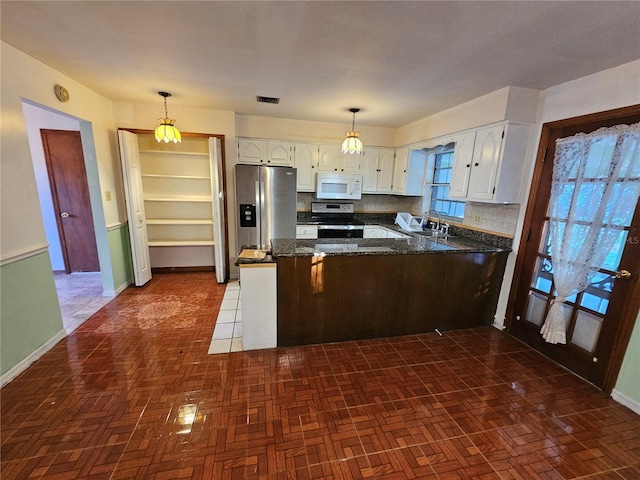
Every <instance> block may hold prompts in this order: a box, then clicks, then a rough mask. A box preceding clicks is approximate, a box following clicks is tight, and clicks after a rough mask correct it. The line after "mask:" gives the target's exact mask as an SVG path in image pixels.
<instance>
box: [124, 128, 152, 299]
mask: <svg viewBox="0 0 640 480" xmlns="http://www.w3.org/2000/svg"><path fill="white" fill-rule="evenodd" d="M118 140H119V142H120V159H121V161H122V175H123V177H124V193H125V199H126V201H127V215H128V217H129V239H130V240H131V256H132V257H133V277H134V283H135V284H136V286H138V287H140V286H142V285H144V284H145V283H147V282H148V281H149V280H151V275H152V274H151V260H150V257H149V239H148V237H147V217H146V215H145V211H144V196H143V192H142V172H141V171H140V170H141V169H140V155H139V150H138V137H137V135H135V134H134V133H131V132H127V131H125V130H118Z"/></svg>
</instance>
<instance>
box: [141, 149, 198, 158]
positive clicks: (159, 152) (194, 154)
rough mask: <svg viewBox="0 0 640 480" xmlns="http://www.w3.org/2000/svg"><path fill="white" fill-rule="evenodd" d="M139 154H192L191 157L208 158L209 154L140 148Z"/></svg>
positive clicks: (174, 155)
mask: <svg viewBox="0 0 640 480" xmlns="http://www.w3.org/2000/svg"><path fill="white" fill-rule="evenodd" d="M140 154H141V155H159V156H169V157H176V156H182V155H184V156H192V157H202V158H207V159H208V158H209V154H208V153H200V152H169V151H164V150H140Z"/></svg>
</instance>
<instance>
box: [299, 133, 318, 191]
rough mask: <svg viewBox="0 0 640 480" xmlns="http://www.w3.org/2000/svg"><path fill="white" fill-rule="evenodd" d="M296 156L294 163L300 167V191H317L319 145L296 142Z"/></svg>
mask: <svg viewBox="0 0 640 480" xmlns="http://www.w3.org/2000/svg"><path fill="white" fill-rule="evenodd" d="M294 158H295V161H294V165H295V167H296V168H297V169H298V192H315V190H316V172H317V171H318V145H316V144H312V143H296V145H295V155H294Z"/></svg>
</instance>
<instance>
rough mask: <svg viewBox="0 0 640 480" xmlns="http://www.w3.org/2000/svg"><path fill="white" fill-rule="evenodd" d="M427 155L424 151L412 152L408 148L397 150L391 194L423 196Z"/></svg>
mask: <svg viewBox="0 0 640 480" xmlns="http://www.w3.org/2000/svg"><path fill="white" fill-rule="evenodd" d="M425 167H426V155H425V153H424V151H421V150H415V151H410V150H409V148H408V147H402V148H398V149H397V150H396V158H395V165H394V168H393V183H392V187H391V193H393V194H395V195H407V196H421V195H423V193H424V173H425Z"/></svg>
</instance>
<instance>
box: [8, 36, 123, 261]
mask: <svg viewBox="0 0 640 480" xmlns="http://www.w3.org/2000/svg"><path fill="white" fill-rule="evenodd" d="M56 84H61V85H63V86H64V87H65V88H66V89H67V90H68V91H69V94H70V97H71V98H70V100H69V101H68V102H67V103H61V102H59V101H58V100H57V99H56V97H55V94H54V92H53V87H54V85H56ZM23 98H24V99H27V100H30V101H32V102H35V103H38V104H40V105H43V106H45V107H48V108H51V109H54V110H58V111H60V112H63V113H66V114H68V115H72V116H74V117H77V118H80V119H84V120H87V121H89V122H91V124H92V126H93V135H94V141H95V151H96V155H97V161H98V169H99V175H100V186H101V189H102V190H103V191H105V190H111V191H120V190H121V179H120V170H119V163H118V157H117V154H116V142H115V128H114V123H113V112H112V107H111V102H110V101H109V100H107V99H106V98H104V97H101V96H100V95H98V94H96V93H95V92H93V91H92V90H89V89H88V88H86V87H85V86H83V85H81V84H79V83H78V82H76V81H74V80H72V79H71V78H69V77H67V76H66V75H63V74H62V73H60V72H57V71H55V70H53V69H52V68H50V67H48V66H47V65H45V64H43V63H41V62H39V61H37V60H34V59H33V58H31V57H29V56H27V55H26V54H24V53H22V52H20V51H19V50H16V49H15V48H13V47H12V46H10V45H8V44H6V43H4V42H3V43H2V99H1V102H2V103H1V105H2V178H1V185H2V188H1V197H0V198H1V202H2V215H1V216H0V222H1V223H0V225H1V227H0V228H1V230H2V232H1V237H0V238H1V240H0V254H1V256H2V257H3V258H4V257H6V256H8V255H12V254H15V253H16V252H20V251H25V250H29V249H30V248H32V247H34V246H41V245H43V244H46V237H45V234H44V228H43V223H42V214H41V212H40V205H39V202H38V192H37V189H36V182H35V174H34V169H33V164H32V162H31V153H30V150H29V140H28V137H27V127H26V124H25V121H24V116H23V111H22V99H23ZM103 203H104V205H103V207H104V214H105V218H106V222H107V224H117V223H119V222H121V221H122V220H123V215H122V212H124V204H123V202H122V200H121V197H118V196H115V198H113V200H112V201H111V202H103ZM9 206H10V207H11V208H8V207H9Z"/></svg>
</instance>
